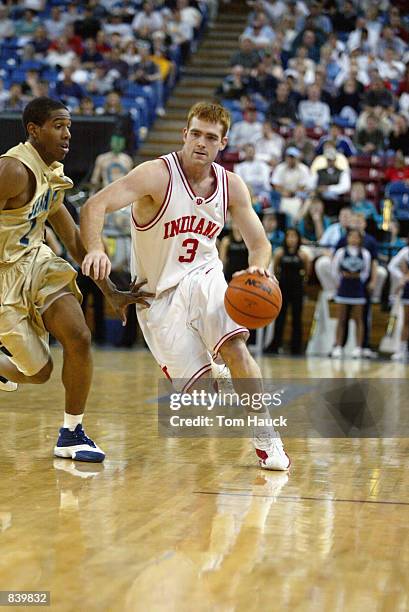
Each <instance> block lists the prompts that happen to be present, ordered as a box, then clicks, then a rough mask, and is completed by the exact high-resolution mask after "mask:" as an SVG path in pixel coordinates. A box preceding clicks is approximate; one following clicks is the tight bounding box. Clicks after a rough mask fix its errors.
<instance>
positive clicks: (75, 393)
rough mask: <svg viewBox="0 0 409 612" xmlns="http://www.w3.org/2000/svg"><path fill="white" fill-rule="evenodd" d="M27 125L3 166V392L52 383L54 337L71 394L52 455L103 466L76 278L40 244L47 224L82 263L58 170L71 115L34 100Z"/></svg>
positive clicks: (121, 300) (105, 284)
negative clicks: (91, 431)
mask: <svg viewBox="0 0 409 612" xmlns="http://www.w3.org/2000/svg"><path fill="white" fill-rule="evenodd" d="M23 123H24V127H25V129H26V132H27V135H28V140H27V142H25V143H20V144H19V145H17V146H16V147H13V148H12V149H10V150H9V151H7V153H5V154H4V155H3V156H1V158H0V186H1V187H0V349H1V353H0V389H1V390H3V391H14V390H15V389H16V388H17V384H16V383H33V384H40V383H44V382H46V381H47V380H48V379H49V377H50V374H51V371H52V368H53V364H52V360H51V356H50V351H49V347H48V333H51V334H52V335H53V336H54V337H55V338H56V339H57V340H58V341H59V342H60V343H61V344H62V347H63V354H64V365H63V371H62V381H63V384H64V387H65V392H66V397H65V415H64V424H63V427H62V428H61V429H60V435H59V438H58V441H57V445H56V446H55V448H54V453H55V455H57V456H59V457H69V458H73V459H76V460H80V461H92V462H100V461H103V459H104V457H105V454H104V453H103V451H102V450H101V449H100V448H98V446H97V445H96V444H95V443H94V442H93V441H92V440H91V439H90V438H88V437H87V436H86V435H85V433H84V430H83V428H82V418H83V413H84V409H85V404H86V400H87V397H88V393H89V388H90V383H91V376H92V360H91V339H90V332H89V329H88V327H87V325H86V323H85V319H84V315H83V313H82V310H81V307H80V300H81V294H80V292H79V290H78V287H77V285H76V282H75V278H76V272H75V270H74V269H73V268H72V267H71V266H70V265H69V264H68V263H67V262H66V261H65V260H63V259H60V258H59V257H57V256H56V255H54V253H53V252H52V251H51V249H50V248H48V247H47V246H46V245H45V244H44V243H43V237H44V229H45V222H46V220H48V221H49V222H50V224H51V225H52V227H53V229H54V230H55V232H56V233H57V235H58V236H59V238H60V239H61V241H62V242H63V243H64V245H65V246H66V248H67V249H68V251H69V252H70V254H71V255H72V257H73V258H74V259H75V260H76V261H77V262H78V263H81V262H82V260H83V257H84V255H85V250H84V247H83V245H82V243H81V238H80V235H79V231H78V229H77V227H76V226H75V224H74V221H73V220H72V218H71V216H70V214H69V213H68V211H67V209H66V208H65V206H64V205H63V203H62V202H63V199H64V191H65V190H66V189H69V188H70V187H72V181H71V180H70V179H69V178H68V177H66V176H65V175H64V169H63V166H62V164H61V163H59V161H60V160H63V159H64V157H65V156H66V154H67V153H68V151H69V142H70V138H71V135H70V125H71V119H70V114H69V112H68V110H67V108H66V107H65V106H64V105H63V104H61V103H60V102H56V101H55V100H51V99H49V98H45V97H43V98H36V99H34V100H32V101H31V102H30V103H29V104H28V105H27V106H26V108H25V109H24V112H23ZM98 285H99V286H100V288H101V289H102V290H103V291H104V293H105V295H106V297H107V298H108V299H109V300H110V302H111V303H112V305H113V306H114V308H115V310H116V311H117V312H118V313H120V314H121V316H122V318H124V317H125V309H126V307H127V305H128V304H130V303H133V302H135V301H141V302H142V303H143V294H139V293H137V292H136V293H135V295H134V296H133V295H132V294H130V293H125V294H124V293H121V292H118V291H117V290H116V288H115V286H114V285H113V284H112V283H111V282H110V281H109V280H104V281H102V282H100V281H99V282H98ZM137 289H138V287H137Z"/></svg>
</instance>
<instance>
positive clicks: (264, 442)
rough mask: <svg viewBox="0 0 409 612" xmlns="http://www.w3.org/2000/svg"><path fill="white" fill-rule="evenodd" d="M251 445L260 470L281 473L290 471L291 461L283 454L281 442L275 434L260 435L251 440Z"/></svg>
mask: <svg viewBox="0 0 409 612" xmlns="http://www.w3.org/2000/svg"><path fill="white" fill-rule="evenodd" d="M253 444H254V448H255V450H256V455H257V457H258V463H259V465H260V467H261V468H263V469H264V470H278V471H281V472H285V471H287V470H288V469H290V465H291V459H290V457H289V456H288V455H287V453H286V452H285V450H284V446H283V443H282V440H281V438H280V435H279V434H278V433H277V432H274V433H264V432H263V433H260V434H259V435H257V436H255V437H254V438H253Z"/></svg>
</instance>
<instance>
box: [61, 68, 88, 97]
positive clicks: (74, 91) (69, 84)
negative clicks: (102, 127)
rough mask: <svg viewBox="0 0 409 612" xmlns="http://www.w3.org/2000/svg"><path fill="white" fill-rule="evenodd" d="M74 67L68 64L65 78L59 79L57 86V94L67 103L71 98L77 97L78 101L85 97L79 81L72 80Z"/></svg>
mask: <svg viewBox="0 0 409 612" xmlns="http://www.w3.org/2000/svg"><path fill="white" fill-rule="evenodd" d="M73 72H74V69H73V67H72V66H67V67H66V68H64V70H63V78H62V80H61V81H57V85H56V86H55V93H56V95H57V96H58V97H59V98H60V99H61V100H63V101H65V102H66V103H68V102H69V100H70V98H75V99H76V100H77V101H78V102H79V101H80V100H81V98H83V97H84V91H83V89H82V87H80V85H78V83H75V82H74V81H73V80H72V75H73Z"/></svg>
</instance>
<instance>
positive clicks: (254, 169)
mask: <svg viewBox="0 0 409 612" xmlns="http://www.w3.org/2000/svg"><path fill="white" fill-rule="evenodd" d="M234 172H235V173H236V174H238V175H239V176H240V177H241V178H242V179H243V181H244V182H245V183H246V184H247V186H248V187H250V188H251V190H252V192H253V194H254V195H260V194H261V193H263V192H269V191H270V173H271V169H270V167H269V165H268V164H266V162H263V161H259V160H257V159H254V160H251V161H244V162H241V163H240V164H235V166H234Z"/></svg>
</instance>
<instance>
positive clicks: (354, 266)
mask: <svg viewBox="0 0 409 612" xmlns="http://www.w3.org/2000/svg"><path fill="white" fill-rule="evenodd" d="M362 242H363V236H362V234H361V232H360V231H359V230H356V229H350V230H349V232H348V235H347V244H346V246H345V247H343V248H341V249H338V251H336V253H335V255H334V258H333V260H332V273H333V276H334V279H335V282H336V284H337V287H338V289H337V294H336V296H335V302H336V303H337V304H338V324H337V331H336V341H335V346H334V348H333V349H332V353H331V357H334V358H340V357H342V353H343V350H342V341H343V338H344V334H345V326H346V324H347V320H348V317H347V314H348V307H349V306H351V317H352V318H353V319H354V320H355V324H356V335H357V347H356V348H355V349H354V351H353V353H352V357H353V358H355V359H359V358H360V357H362V343H363V337H364V327H363V316H362V315H363V308H364V304H365V282H366V281H367V279H368V278H369V275H370V272H371V255H370V253H369V251H368V250H367V249H365V248H363V247H362Z"/></svg>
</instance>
